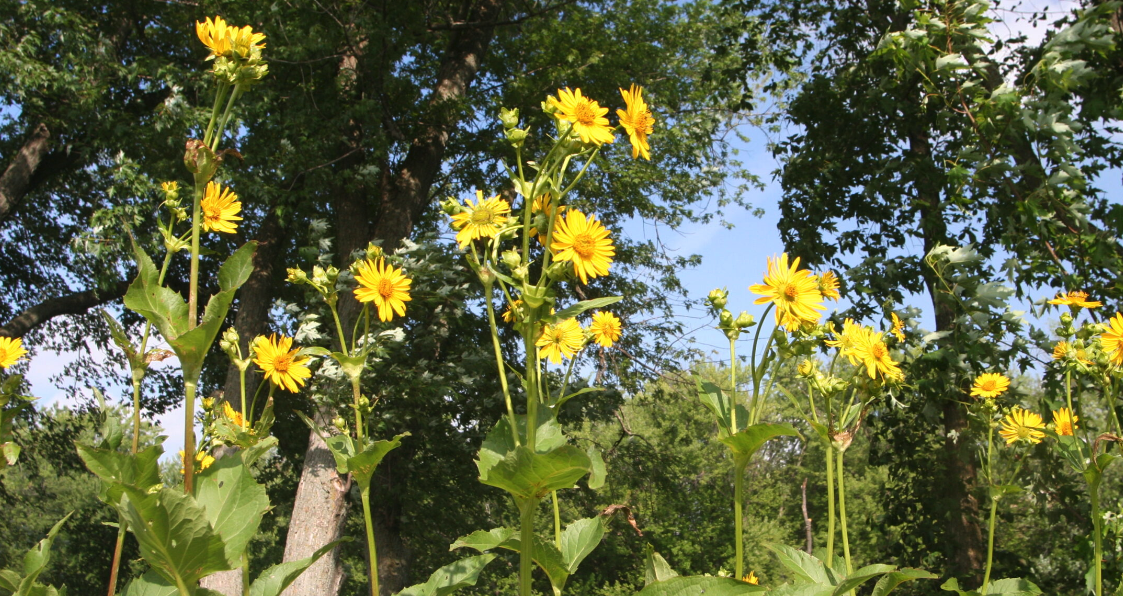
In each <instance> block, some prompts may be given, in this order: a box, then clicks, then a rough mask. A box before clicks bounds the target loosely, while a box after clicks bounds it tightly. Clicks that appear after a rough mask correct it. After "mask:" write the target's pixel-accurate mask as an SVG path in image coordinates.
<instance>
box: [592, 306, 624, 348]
mask: <svg viewBox="0 0 1123 596" xmlns="http://www.w3.org/2000/svg"><path fill="white" fill-rule="evenodd" d="M623 329H624V326H623V325H621V324H620V319H618V318H616V315H614V314H612V313H610V312H608V311H597V312H595V313H593V323H592V324H591V325H589V332H590V333H592V334H593V340H594V341H596V342H597V343H598V344H600V345H602V346H604V347H606V348H611V347H612V344H614V343H616V342H617V341H619V340H620V333H621V331H623Z"/></svg>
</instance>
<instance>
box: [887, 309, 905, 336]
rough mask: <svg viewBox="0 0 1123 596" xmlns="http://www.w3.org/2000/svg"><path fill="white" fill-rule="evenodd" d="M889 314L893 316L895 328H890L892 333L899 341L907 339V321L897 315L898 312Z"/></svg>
mask: <svg viewBox="0 0 1123 596" xmlns="http://www.w3.org/2000/svg"><path fill="white" fill-rule="evenodd" d="M889 314H890V316H892V317H893V329H891V330H890V333H892V334H893V335H895V336H897V341H905V322H904V321H902V320H901V317H898V316H897V313H895V312H894V313H889Z"/></svg>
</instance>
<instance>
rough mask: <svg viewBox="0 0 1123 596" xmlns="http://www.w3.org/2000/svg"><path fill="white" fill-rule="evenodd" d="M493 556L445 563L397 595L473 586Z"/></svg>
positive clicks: (439, 594)
mask: <svg viewBox="0 0 1123 596" xmlns="http://www.w3.org/2000/svg"><path fill="white" fill-rule="evenodd" d="M495 557H496V555H476V556H474V557H468V558H467V559H461V560H459V561H457V562H455V563H451V564H449V565H445V566H444V567H441V568H440V569H438V570H436V571H434V572H433V574H432V575H430V576H429V581H427V582H425V583H423V584H417V585H413V586H410V587H408V588H406V589H404V590H402V591H401V592H398V596H446V595H447V594H451V593H453V592H455V591H457V590H459V589H460V588H466V587H468V586H474V585H476V580H477V579H478V578H479V576H480V572H481V571H483V569H484V567H487V564H488V563H490V562H491V561H492V560H493V559H495ZM251 596H256V595H254V594H251Z"/></svg>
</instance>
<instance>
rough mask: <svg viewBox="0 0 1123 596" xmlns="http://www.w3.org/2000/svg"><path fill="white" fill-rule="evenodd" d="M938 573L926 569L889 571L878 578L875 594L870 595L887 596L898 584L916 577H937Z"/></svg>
mask: <svg viewBox="0 0 1123 596" xmlns="http://www.w3.org/2000/svg"><path fill="white" fill-rule="evenodd" d="M937 578H939V576H938V575H936V574H933V573H929V572H927V571H924V570H923V569H911V568H905V569H899V570H897V571H894V572H893V573H887V574H886V575H885V577H882V578H881V579H879V580H877V584H875V585H874V587H873V594H871V595H870V596H885V595H886V594H888V593H890V592H892V591H893V590H894V589H896V588H897V586H899V585H901V584H903V583H905V582H909V581H912V580H915V579H937Z"/></svg>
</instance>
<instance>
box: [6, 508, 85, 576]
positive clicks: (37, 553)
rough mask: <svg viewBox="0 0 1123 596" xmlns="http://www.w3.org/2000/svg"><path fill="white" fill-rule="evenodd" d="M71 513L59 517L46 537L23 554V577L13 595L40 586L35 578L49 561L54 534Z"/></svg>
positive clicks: (55, 534) (56, 533)
mask: <svg viewBox="0 0 1123 596" xmlns="http://www.w3.org/2000/svg"><path fill="white" fill-rule="evenodd" d="M71 515H74V513H73V512H72V513H67V514H66V517H64V518H62V519H60V520H59V521H58V522H57V523H56V524H55V525H54V526H52V527H51V530H50V531H49V532H47V537H46V538H44V539H42V540H40V541H39V544H36V545H35V546H33V547H32V548H31V549H30V550H28V551H27V553H25V554H24V555H23V577H21V578H20V580H19V586H18V588H17V589H16V590H15V595H14V596H26V595H29V594H32V593H33V592H32V590H33V589H34V588H36V587H40V586H38V585H37V584H36V580H38V579H39V574H41V573H43V569H45V568H46V567H47V563H49V562H50V561H51V545H52V544H54V542H55V536H57V535H58V532H59V530H60V529H62V525H63V524H64V523H66V520H68V519H70V516H71ZM9 578H10V576H9Z"/></svg>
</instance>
